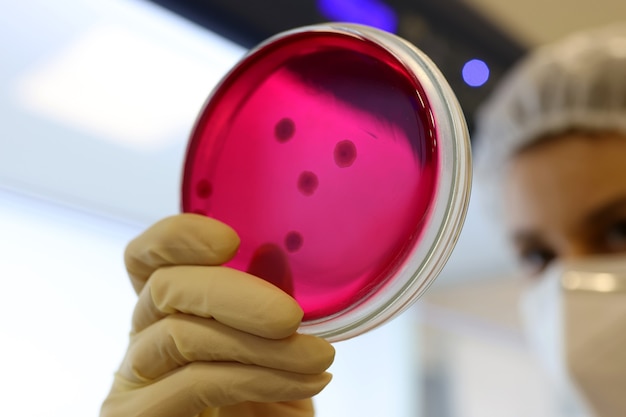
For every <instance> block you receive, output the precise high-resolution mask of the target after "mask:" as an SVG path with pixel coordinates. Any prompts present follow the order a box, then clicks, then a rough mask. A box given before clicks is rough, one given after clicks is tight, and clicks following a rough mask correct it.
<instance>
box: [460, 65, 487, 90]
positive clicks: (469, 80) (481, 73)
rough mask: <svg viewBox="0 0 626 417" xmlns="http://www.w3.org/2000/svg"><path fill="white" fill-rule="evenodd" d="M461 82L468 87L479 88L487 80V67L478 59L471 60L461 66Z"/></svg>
mask: <svg viewBox="0 0 626 417" xmlns="http://www.w3.org/2000/svg"><path fill="white" fill-rule="evenodd" d="M462 73H463V81H465V83H466V84H467V85H469V86H470V87H480V86H481V85H483V84H485V83H486V82H487V80H489V67H488V66H487V64H486V63H485V61H482V60H480V59H471V60H469V61H467V62H466V63H465V65H463V72H462Z"/></svg>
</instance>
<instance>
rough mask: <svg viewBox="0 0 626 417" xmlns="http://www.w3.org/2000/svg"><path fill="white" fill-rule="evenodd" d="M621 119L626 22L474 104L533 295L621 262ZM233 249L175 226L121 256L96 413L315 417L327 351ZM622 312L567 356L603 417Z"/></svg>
mask: <svg viewBox="0 0 626 417" xmlns="http://www.w3.org/2000/svg"><path fill="white" fill-rule="evenodd" d="M625 111H626V27H624V26H618V27H611V28H607V29H601V30H596V31H589V32H585V33H581V34H578V35H575V36H573V37H570V38H568V39H566V40H564V41H561V42H557V43H555V44H553V45H549V46H545V47H542V48H539V49H538V50H537V51H535V52H533V53H531V54H530V55H529V57H527V58H526V59H525V60H523V62H522V63H520V64H519V65H518V66H517V67H516V68H515V69H514V70H513V71H512V72H511V73H510V75H509V76H507V77H506V78H505V80H504V81H503V82H502V85H501V86H500V87H499V88H498V89H497V90H496V92H495V93H494V95H493V96H492V98H491V99H490V100H489V101H488V103H487V104H486V105H485V106H484V107H483V110H482V112H481V114H480V116H479V119H478V130H477V136H476V143H477V149H476V151H477V152H476V165H477V172H478V174H477V175H478V176H479V177H485V178H488V179H489V181H490V183H491V185H492V186H493V188H494V190H495V191H496V192H497V193H496V194H494V195H497V201H499V203H498V205H499V207H500V208H501V210H500V212H501V213H503V216H502V217H503V220H504V225H505V229H506V230H507V232H508V233H509V235H510V236H511V241H512V245H513V247H514V248H515V251H516V253H517V256H518V258H519V259H520V262H521V264H522V266H523V269H524V271H526V273H527V275H529V276H532V277H535V280H534V281H536V283H534V284H533V285H532V286H531V288H530V289H529V291H530V292H532V291H535V290H537V288H539V287H542V284H543V283H545V282H557V281H556V280H554V279H551V278H549V277H547V276H546V277H545V278H542V276H544V275H550V271H552V270H553V269H554V266H555V265H559V264H563V263H566V262H568V261H570V260H572V259H585V258H587V257H589V256H591V255H598V254H616V253H622V254H624V253H626V162H625V161H626V113H625ZM238 244H239V240H238V237H237V235H236V234H235V232H234V231H233V230H232V229H231V228H229V227H228V226H227V225H224V224H222V223H220V222H218V221H216V220H214V219H211V218H207V217H203V216H199V215H195V214H181V215H177V216H173V217H170V218H167V219H164V220H162V221H160V222H158V223H157V224H155V225H154V226H152V227H151V228H149V229H148V230H147V231H145V232H144V233H143V234H141V235H140V236H139V237H137V238H136V239H135V240H133V241H132V242H131V243H130V244H129V245H128V247H127V249H126V252H125V262H126V267H127V269H128V272H129V275H130V278H131V281H132V283H133V286H134V288H135V290H136V291H137V293H138V301H137V305H136V307H135V310H134V313H133V317H132V330H131V334H130V342H129V346H128V350H127V354H126V356H125V358H124V359H123V361H122V364H121V366H120V368H119V370H118V372H117V373H116V375H115V378H114V382H113V386H112V388H111V391H110V393H109V395H108V397H107V398H106V399H105V401H104V403H103V405H102V410H101V417H120V416H125V417H128V416H151V417H197V416H200V417H215V416H220V417H233V416H237V417H252V416H273V417H303V416H312V415H313V414H314V410H313V405H312V400H311V397H312V396H314V395H315V394H316V393H318V392H320V391H321V390H322V389H323V388H324V387H325V386H326V385H327V384H328V383H329V381H330V378H331V377H330V375H329V374H328V373H327V372H326V370H327V369H328V367H329V366H330V364H331V363H332V361H333V356H334V350H333V347H332V346H331V345H330V344H329V343H327V342H326V341H324V340H322V339H320V338H317V337H314V336H310V335H303V334H299V333H298V332H297V328H298V325H299V323H300V320H301V318H302V311H301V310H300V308H299V307H298V305H297V304H296V303H295V302H294V300H293V299H292V298H291V297H289V296H288V295H286V294H285V293H283V292H282V291H280V290H279V289H277V288H276V287H273V286H272V285H270V284H268V283H266V282H265V281H262V280H259V279H256V278H255V276H254V273H245V272H240V271H235V270H232V269H229V268H227V267H225V266H222V265H223V264H224V263H225V262H227V261H228V260H229V259H230V258H231V257H232V256H233V254H234V253H235V251H236V249H237V246H238ZM260 264H261V265H262V264H263V262H262V261H261V262H260ZM251 272H254V271H251ZM544 298H545V297H544ZM530 299H532V297H530ZM603 300H604V299H603ZM623 301H624V300H623V299H621V302H620V298H619V297H617V298H607V299H606V302H604V301H603V302H602V303H601V304H602V305H607V306H612V307H613V308H611V309H608V310H606V311H604V310H603V312H602V314H600V317H603V318H606V319H607V320H606V323H604V325H603V327H602V329H603V331H602V332H601V333H602V334H603V337H604V338H600V340H603V346H602V349H596V350H595V351H594V346H588V343H582V345H581V344H579V346H578V347H579V349H578V351H576V352H575V354H574V356H572V357H569V360H568V361H567V363H568V364H572V363H574V364H576V363H584V364H587V365H590V366H588V367H587V368H588V369H584V368H585V367H582V368H581V367H578V368H577V373H576V375H577V376H578V377H580V378H581V380H579V381H578V384H577V386H578V387H579V388H580V391H583V394H584V395H585V396H586V401H587V403H588V404H589V406H590V408H592V409H593V410H594V412H595V414H596V415H597V416H600V417H613V416H617V415H625V414H626V401H624V399H622V398H621V397H622V396H621V395H619V393H620V392H622V391H623V390H624V389H625V388H626V379H625V378H624V374H626V372H624V371H623V370H624V369H626V359H625V358H624V352H626V346H624V344H625V342H624V339H625V338H624V337H623V336H622V335H621V332H620V330H623V328H626V320H625V317H626V311H625V309H624V307H622V306H624V305H626V303H625V302H623ZM528 305H530V306H531V310H532V303H530V304H528ZM535 312H536V311H535ZM566 312H569V310H566ZM579 313H580V311H579ZM584 313H585V315H587V316H589V314H588V311H586V310H585V311H584ZM593 314H595V313H593V312H592V314H591V316H592V317H593ZM535 316H537V315H536V314H535ZM579 316H580V315H579ZM570 324H571V323H570ZM575 324H576V323H574V325H575ZM620 326H621V327H620ZM583 327H584V329H583V330H585V331H586V330H589V329H591V328H592V327H593V326H586V327H585V326H583ZM530 328H531V330H532V328H533V327H532V325H531V326H530ZM583 334H586V333H584V332H583ZM582 340H583V341H585V340H587V339H586V338H585V337H583V338H582ZM594 340H595V339H594ZM567 341H568V340H567V338H566V340H565V344H566V345H567ZM580 346H582V347H583V348H580ZM596 347H597V346H596ZM567 352H568V354H571V353H572V352H574V351H570V350H567ZM598 352H600V354H599V355H598ZM561 356H562V354H561ZM607 360H608V361H609V363H608V365H607V363H606V361H607ZM600 364H604V365H603V366H600ZM598 369H600V370H602V372H604V373H602V372H600V373H598V372H596V373H595V374H594V372H587V371H589V370H591V371H594V370H598ZM600 374H601V375H600ZM589 375H591V376H592V377H596V376H598V375H600V377H601V378H600V379H598V378H596V379H593V378H592V379H591V380H585V378H587V376H589ZM602 378H604V379H602ZM583 380H584V381H583ZM598 381H600V383H603V384H605V385H606V384H608V385H609V386H610V388H611V389H608V390H604V389H600V387H599V386H598ZM607 392H608V394H607ZM616 393H617V394H616Z"/></svg>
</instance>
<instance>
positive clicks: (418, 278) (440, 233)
mask: <svg viewBox="0 0 626 417" xmlns="http://www.w3.org/2000/svg"><path fill="white" fill-rule="evenodd" d="M470 184H471V157H470V145H469V137H468V131H467V127H466V124H465V119H464V117H463V113H462V111H461V108H460V106H459V104H458V101H457V99H456V97H455V95H454V94H453V92H452V90H451V89H450V87H449V85H448V83H447V82H446V80H445V79H444V77H443V76H442V74H441V73H440V71H439V70H438V69H437V67H436V66H435V65H434V64H433V63H432V62H431V60H430V59H429V58H428V57H427V56H426V55H424V53H422V52H421V51H420V50H418V49H417V48H416V47H415V46H413V45H411V44H410V43H408V42H406V41H405V40H403V39H401V38H399V37H397V36H395V35H393V34H390V33H387V32H383V31H380V30H377V29H374V28H371V27H367V26H362V25H355V24H344V23H329V24H324V25H315V26H307V27H302V28H298V29H294V30H291V31H288V32H284V33H281V34H279V35H276V36H274V37H272V38H270V39H268V40H267V41H265V42H263V43H262V44H260V45H259V46H257V47H256V48H254V49H253V50H251V51H250V52H249V53H248V54H247V55H246V56H245V57H243V58H242V59H241V60H240V61H239V63H238V64H236V65H235V67H234V68H233V69H232V70H231V71H230V72H229V73H228V74H227V75H226V76H225V77H224V78H223V79H222V80H221V82H220V83H219V84H218V85H217V87H216V88H215V89H214V90H213V92H212V93H211V95H210V96H209V98H208V100H207V101H206V103H205V105H204V107H203V109H202V110H201V112H200V115H199V117H198V119H197V121H196V124H195V126H194V128H193V130H192V133H191V138H190V141H189V145H188V149H187V155H186V161H185V166H184V174H183V184H182V209H183V211H184V212H191V213H198V214H201V215H206V216H210V217H213V218H215V219H218V220H220V221H223V222H224V223H226V224H228V225H230V226H231V227H233V228H234V229H235V230H236V231H237V233H238V234H239V236H240V237H241V247H240V249H239V251H238V253H237V254H236V256H235V257H234V258H233V259H232V261H230V262H229V263H228V264H227V265H229V266H231V267H233V268H236V269H240V270H242V271H247V272H250V273H252V274H254V275H257V276H259V277H261V278H263V279H265V280H267V281H270V282H272V283H273V284H275V285H277V286H278V287H280V288H282V289H283V290H284V291H285V292H287V293H289V294H290V295H292V296H293V297H294V298H295V299H296V300H297V301H298V303H299V304H300V306H301V307H302V309H303V310H304V319H303V321H302V325H301V328H300V331H301V332H303V333H309V334H314V335H317V336H320V337H324V338H326V339H327V340H329V341H338V340H343V339H347V338H351V337H354V336H356V335H358V334H361V333H364V332H366V331H368V330H370V329H372V328H375V327H377V326H379V325H381V324H383V323H385V322H386V321H388V320H390V319H392V318H393V317H395V316H397V315H398V314H400V313H401V312H402V311H404V310H405V309H407V308H408V307H409V306H410V305H411V304H412V303H413V302H414V301H415V300H416V299H417V298H419V296H420V295H421V294H423V293H424V291H425V290H426V289H427V288H428V286H429V285H430V284H431V283H432V282H433V280H434V279H435V278H436V277H437V275H438V274H439V272H440V271H441V269H442V268H443V266H444V264H445V263H446V261H447V259H448V257H449V256H450V253H451V252H452V250H453V247H454V245H455V243H456V240H457V237H458V235H459V233H460V230H461V228H462V224H463V221H464V218H465V213H466V210H467V206H468V202H469V194H470Z"/></svg>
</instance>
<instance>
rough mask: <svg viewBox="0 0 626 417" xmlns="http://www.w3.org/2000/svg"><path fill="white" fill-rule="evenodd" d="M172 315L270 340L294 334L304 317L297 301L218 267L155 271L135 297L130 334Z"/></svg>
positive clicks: (242, 275)
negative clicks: (208, 321)
mask: <svg viewBox="0 0 626 417" xmlns="http://www.w3.org/2000/svg"><path fill="white" fill-rule="evenodd" d="M174 313H185V314H190V315H194V316H198V317H204V318H211V317H212V318H214V319H215V320H217V321H219V322H220V323H223V324H225V325H227V326H229V327H233V328H235V329H238V330H241V331H244V332H246V333H251V334H255V335H257V336H261V337H266V338H270V339H282V338H284V337H287V336H289V335H291V334H293V333H294V332H295V331H296V329H297V328H298V326H299V325H300V321H301V320H302V316H303V312H302V309H301V308H300V306H299V305H298V303H297V302H296V301H295V300H294V299H293V298H291V297H290V296H289V295H287V294H286V293H285V292H283V291H281V290H280V289H278V288H277V287H275V286H274V285H272V284H270V283H268V282H266V281H263V280H261V279H259V278H257V277H255V276H253V275H250V274H247V273H245V272H241V271H238V270H235V269H232V268H227V267H222V266H211V267H207V266H171V267H166V268H160V269H158V270H157V271H156V272H154V273H153V274H152V276H151V277H150V279H149V280H148V283H147V284H146V286H145V287H144V289H143V290H142V291H141V293H140V294H139V300H138V301H137V305H136V306H135V311H134V313H133V326H132V333H138V332H140V331H142V330H143V329H145V328H146V327H148V326H150V325H151V324H153V323H155V322H157V321H158V320H160V319H162V318H163V317H165V316H166V315H169V314H174Z"/></svg>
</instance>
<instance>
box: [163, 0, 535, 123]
mask: <svg viewBox="0 0 626 417" xmlns="http://www.w3.org/2000/svg"><path fill="white" fill-rule="evenodd" d="M151 1H152V2H154V3H157V4H159V5H161V6H163V7H165V8H167V9H169V10H171V11H173V12H175V13H177V14H179V15H181V16H183V17H185V18H187V19H189V20H191V21H193V22H195V23H197V24H199V25H201V26H204V27H206V28H208V29H210V30H212V31H214V32H216V33H219V34H221V35H223V36H225V37H227V38H229V39H231V40H233V41H235V42H237V43H239V44H241V45H243V46H245V47H248V48H251V47H253V46H255V45H256V44H258V43H260V42H261V41H263V40H265V39H266V38H268V37H270V36H272V35H274V34H276V33H279V32H282V31H285V30H287V29H292V28H295V27H299V26H305V25H309V24H314V23H322V22H328V21H332V20H341V21H355V22H358V23H364V22H362V21H361V22H359V21H358V18H354V19H351V18H349V17H344V18H342V19H336V18H333V17H332V16H329V15H328V14H322V12H321V11H320V8H319V3H321V1H319V0H318V1H315V0H151ZM329 1H330V2H331V3H333V2H332V1H331V0H329ZM350 2H351V3H358V4H359V5H362V4H364V3H365V4H367V3H377V4H378V5H381V4H382V5H383V7H388V8H390V10H393V12H395V16H396V17H397V26H396V30H395V32H396V34H398V35H399V36H401V37H403V38H404V39H406V40H408V41H409V42H411V43H413V44H414V45H416V46H417V47H418V48H420V49H421V50H422V51H424V52H425V53H426V54H427V55H429V56H430V58H431V59H432V60H433V61H434V62H435V63H436V64H437V66H438V67H439V68H440V69H441V71H442V72H443V74H444V75H445V76H446V78H447V80H448V82H449V83H450V85H451V86H452V88H453V90H454V91H455V93H456V95H457V97H458V99H459V101H460V103H461V106H462V107H463V110H464V112H465V115H466V118H467V121H468V124H469V126H470V130H472V127H473V118H474V113H475V111H476V108H477V106H478V105H479V104H480V103H481V101H482V100H483V99H484V98H485V97H486V96H487V95H488V94H489V92H490V91H491V90H492V89H493V87H494V85H495V84H497V82H498V80H499V78H500V77H501V76H502V74H503V73H504V72H505V71H506V70H507V69H508V68H509V67H510V66H511V65H512V64H513V63H514V62H515V61H516V60H517V59H519V58H520V57H521V56H522V55H523V54H524V53H525V47H524V46H523V45H522V44H521V43H519V42H518V41H516V40H515V39H513V38H512V37H511V36H509V35H508V34H507V33H506V32H505V31H503V30H502V29H501V28H498V27H497V26H496V25H495V24H494V23H493V22H491V21H489V20H488V19H487V18H485V17H484V16H482V15H481V14H480V13H478V12H477V11H475V10H473V9H472V8H470V7H469V6H468V5H467V4H465V3H461V2H459V1H458V0H456V1H455V0H428V1H424V0H422V1H415V0H413V1H411V0H387V1H385V2H384V3H383V2H382V1H377V0H335V1H334V3H341V5H345V4H348V3H350ZM473 58H479V59H481V60H483V61H484V62H486V63H487V64H488V66H489V69H490V77H489V80H488V81H487V82H486V83H485V84H484V85H482V86H480V87H470V86H469V85H467V84H466V83H465V82H464V81H463V77H462V76H461V69H462V68H463V65H464V64H465V63H466V62H467V61H468V60H470V59H473Z"/></svg>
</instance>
